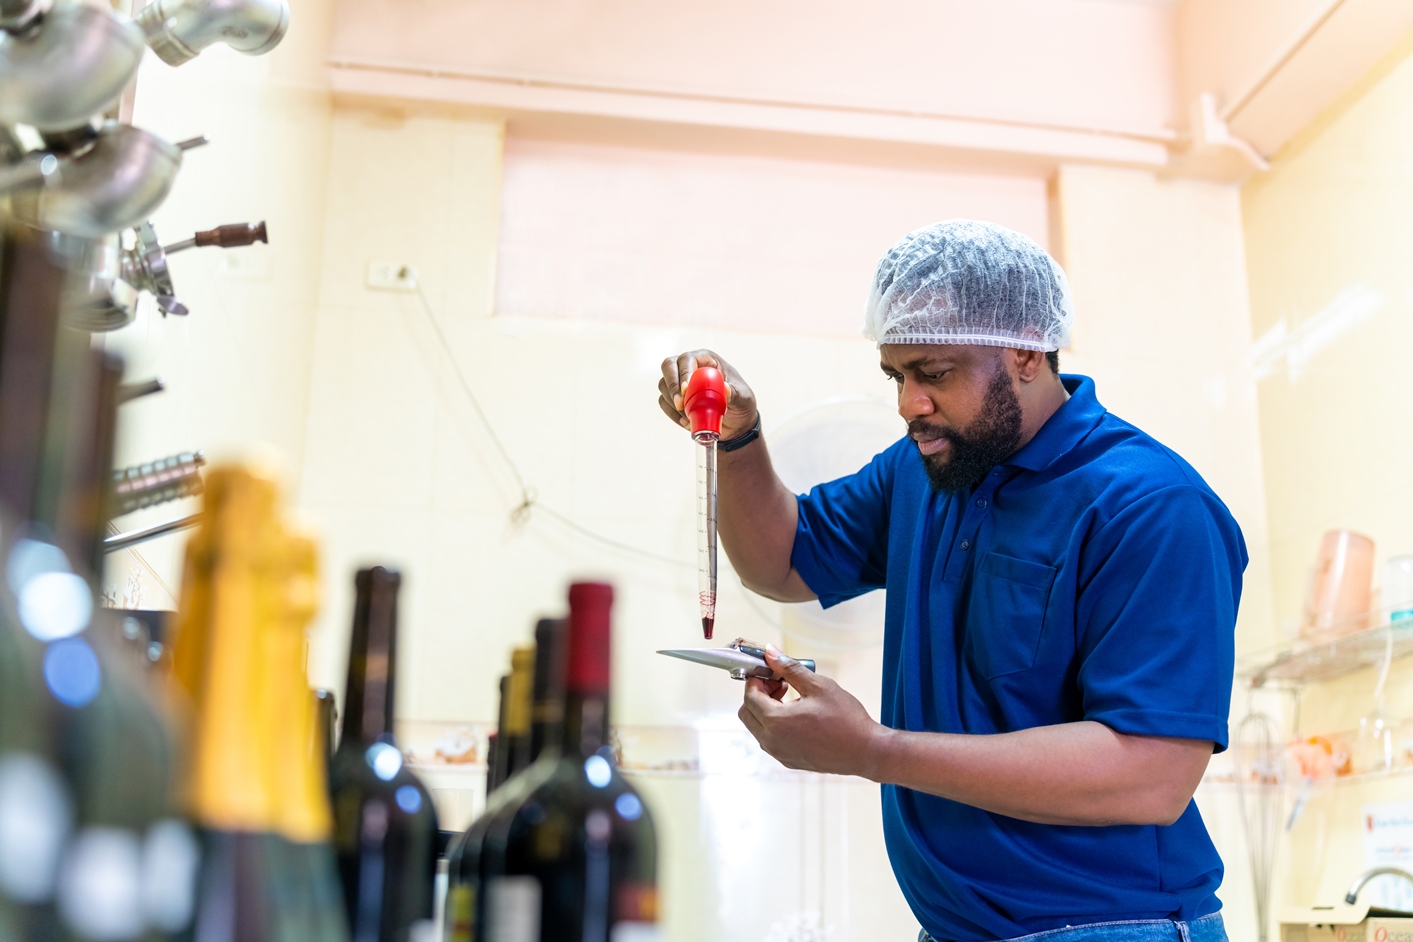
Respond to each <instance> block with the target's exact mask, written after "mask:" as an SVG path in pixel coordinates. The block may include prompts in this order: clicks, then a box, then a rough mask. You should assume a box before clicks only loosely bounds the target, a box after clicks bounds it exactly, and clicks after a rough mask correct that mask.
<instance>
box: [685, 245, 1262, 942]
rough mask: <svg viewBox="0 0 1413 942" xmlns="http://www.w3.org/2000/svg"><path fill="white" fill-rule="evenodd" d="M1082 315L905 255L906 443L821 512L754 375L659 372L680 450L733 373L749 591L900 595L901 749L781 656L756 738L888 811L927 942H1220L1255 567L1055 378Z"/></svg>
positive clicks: (888, 670) (753, 722) (1194, 493)
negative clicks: (691, 412) (764, 424)
mask: <svg viewBox="0 0 1413 942" xmlns="http://www.w3.org/2000/svg"><path fill="white" fill-rule="evenodd" d="M1073 316H1074V315H1073V309H1072V306H1071V302H1070V298H1069V289H1068V284H1067V282H1066V280H1065V276H1064V273H1063V272H1062V271H1061V270H1060V268H1059V266H1058V265H1056V264H1055V263H1054V261H1053V260H1051V258H1050V257H1049V256H1048V255H1047V254H1046V253H1045V252H1044V250H1042V249H1041V248H1040V247H1039V246H1038V245H1036V244H1035V243H1034V242H1033V241H1031V240H1030V239H1027V238H1026V237H1024V236H1022V235H1019V234H1018V233H1015V232H1011V231H1010V230H1007V229H1004V228H1002V227H1000V226H995V225H990V224H986V223H977V222H971V221H967V220H953V221H950V222H946V223H939V224H937V225H934V226H929V227H927V228H925V229H920V230H918V231H916V232H913V233H911V234H909V235H908V236H907V237H905V238H904V239H903V240H902V241H901V242H899V243H898V244H897V245H896V246H894V247H893V248H892V249H891V250H890V251H889V252H888V254H887V255H885V256H884V258H883V260H882V261H881V262H880V263H879V266H878V271H877V273H876V275H875V279H874V286H873V292H872V296H871V298H870V301H869V307H868V312H867V318H866V324H865V333H866V334H867V335H868V336H869V337H870V338H871V339H873V340H875V341H876V342H877V343H878V345H879V348H878V349H879V356H880V360H881V366H882V368H883V372H884V374H885V375H886V376H887V377H888V378H889V379H890V380H891V381H892V382H893V383H894V384H895V385H896V388H897V393H898V411H899V413H900V414H901V415H902V417H903V419H904V420H905V421H906V422H907V428H908V434H907V436H906V437H904V438H903V439H901V440H900V441H899V442H897V443H896V444H895V445H893V446H892V447H890V448H889V449H887V450H886V451H884V452H883V453H881V454H879V455H878V456H877V457H875V458H874V459H873V461H872V462H870V463H869V464H868V466H867V467H865V468H863V469H862V470H861V471H859V472H858V473H857V474H854V475H852V476H850V477H845V478H841V479H839V480H837V481H832V482H830V483H828V484H822V485H820V486H819V487H816V488H815V489H814V490H812V491H811V492H810V493H809V494H807V495H803V496H799V497H797V496H796V495H794V494H792V493H790V491H789V490H788V489H787V488H785V486H784V485H783V484H782V483H781V482H780V480H779V478H778V477H776V475H775V472H774V470H773V469H772V467H771V463H770V456H769V454H768V451H767V449H766V445H765V441H764V440H763V439H762V438H761V435H760V416H759V413H758V411H757V409H756V402H755V397H754V395H753V393H752V392H751V390H750V387H749V386H747V385H746V383H745V382H744V381H743V379H742V378H741V376H740V375H739V374H738V373H737V372H736V371H735V370H734V369H733V368H732V367H731V366H729V365H728V364H727V363H726V362H725V361H723V360H722V359H721V357H719V356H717V355H716V354H714V353H712V352H710V351H705V350H699V351H695V352H693V353H685V354H682V355H681V356H680V357H675V358H671V359H668V360H665V361H664V362H663V379H662V382H661V383H660V384H659V392H660V394H661V396H660V405H661V406H662V408H663V411H664V412H666V413H667V415H668V416H669V417H670V418H672V419H673V420H674V421H677V422H679V424H684V425H685V424H686V422H685V419H684V417H683V416H682V413H681V406H682V400H681V392H680V390H681V388H682V387H683V386H685V385H686V380H687V377H688V375H689V374H690V373H691V371H692V370H693V369H695V368H696V367H697V366H698V365H715V366H718V367H720V368H721V369H722V370H723V371H724V372H725V374H726V378H727V382H728V386H729V400H730V401H729V408H728V411H727V414H726V416H725V419H724V421H723V424H722V440H723V445H722V446H721V448H720V450H721V452H722V454H721V456H720V461H719V475H720V477H719V489H720V490H719V494H720V496H719V526H720V535H721V542H722V545H723V547H725V549H726V551H727V554H728V555H729V556H730V558H731V561H732V564H733V565H734V566H735V568H736V571H737V573H738V574H739V575H740V576H741V579H742V581H743V582H744V583H745V584H746V585H747V586H748V587H749V588H751V589H753V590H754V591H756V592H759V593H760V594H762V595H766V596H769V597H771V598H774V599H779V600H781V601H787V602H797V601H805V600H807V599H812V598H818V599H819V600H820V601H821V602H822V603H823V604H824V605H826V606H828V605H833V604H835V603H837V602H841V601H844V600H845V599H849V598H852V597H854V596H856V595H860V594H862V593H864V592H869V591H871V590H874V589H880V588H887V589H888V595H887V616H886V633H885V641H884V666H883V703H882V709H881V716H882V723H875V722H874V721H873V720H872V719H871V718H870V717H869V716H868V714H867V712H866V711H865V709H864V707H863V706H862V705H861V704H860V703H859V702H858V701H857V700H856V699H855V698H854V697H853V696H851V695H850V694H849V693H848V692H847V691H845V690H843V689H842V688H840V687H839V686H838V685H837V684H836V683H834V682H833V681H832V680H830V679H828V678H826V677H818V676H815V675H814V674H811V673H810V672H808V671H806V670H803V669H802V668H800V666H799V665H798V664H797V663H795V662H794V661H793V660H792V659H790V658H788V657H786V656H785V655H783V654H781V653H780V652H778V651H776V650H774V649H773V648H772V649H771V650H770V651H769V654H768V657H769V660H770V662H771V666H772V667H773V668H774V669H775V671H776V673H777V674H778V675H779V676H780V677H781V678H783V680H780V681H758V680H752V681H749V682H748V683H747V688H746V694H745V703H744V705H743V706H742V708H741V712H740V716H741V720H742V721H743V722H744V723H745V725H746V727H747V728H748V729H749V730H750V731H751V732H752V734H754V735H755V737H756V739H757V740H759V741H760V744H761V746H762V747H763V748H764V749H765V750H766V751H767V752H769V753H770V754H771V755H773V756H775V757H776V758H777V759H779V760H780V761H781V762H783V763H784V764H785V765H787V766H790V767H791V768H798V769H810V770H814V771H818V772H831V773H838V774H845V775H859V776H863V777H866V778H869V779H872V780H874V781H877V782H879V783H881V784H882V794H883V823H884V834H885V838H886V840H887V846H888V854H889V858H890V860H891V862H892V864H893V870H894V872H895V874H896V875H897V878H898V883H899V885H900V886H901V887H902V890H903V893H904V895H905V896H906V897H907V900H908V902H909V904H910V905H911V906H912V909H913V912H914V913H915V914H916V915H917V918H918V921H919V922H920V923H921V924H922V929H923V931H922V933H921V934H920V935H919V940H921V942H928V940H936V942H961V940H967V942H970V940H1001V939H1016V938H1021V937H1029V936H1032V935H1034V934H1037V933H1039V934H1042V936H1043V939H1044V942H1091V940H1093V942H1101V940H1102V942H1159V940H1163V942H1167V940H1173V942H1225V940H1226V934H1225V932H1224V930H1223V926H1222V919H1221V916H1220V914H1219V912H1218V910H1219V909H1220V906H1221V903H1220V902H1219V901H1218V899H1217V897H1216V890H1217V887H1218V885H1219V884H1220V883H1221V878H1222V862H1221V859H1220V858H1219V857H1218V856H1217V852H1216V849H1215V848H1214V847H1213V846H1212V842H1211V840H1210V839H1209V837H1208V835H1207V832H1206V828H1205V827H1204V825H1203V823H1202V818H1201V816H1200V815H1199V814H1198V811H1197V806H1196V804H1195V803H1194V802H1193V801H1192V795H1193V792H1194V790H1195V789H1196V787H1197V784H1198V782H1199V781H1200V780H1201V778H1202V774H1203V772H1204V770H1205V769H1206V767H1207V762H1208V760H1209V759H1210V758H1211V755H1212V753H1213V752H1214V751H1219V750H1221V749H1224V748H1225V747H1226V742H1227V710H1228V706H1229V699H1230V694H1231V682H1232V663H1233V632H1234V626H1235V622H1236V611H1237V603H1238V601H1239V598H1240V595H1241V575H1242V571H1243V570H1244V569H1245V566H1246V549H1245V545H1244V543H1243V541H1242V537H1241V531H1240V530H1239V529H1238V527H1237V525H1236V522H1235V521H1234V520H1233V519H1232V517H1231V514H1230V513H1229V512H1228V511H1227V509H1226V507H1225V506H1224V505H1223V504H1222V502H1221V501H1220V500H1219V499H1218V498H1217V496H1216V495H1215V494H1213V493H1212V491H1211V489H1210V488H1208V487H1207V485H1206V483H1205V482H1204V481H1203V480H1202V478H1201V477H1200V476H1199V475H1198V474H1197V472H1196V471H1194V470H1193V469H1192V468H1191V466H1189V465H1188V464H1187V463H1186V462H1185V461H1183V460H1182V459H1181V458H1180V457H1178V456H1177V455H1176V454H1174V453H1173V452H1172V451H1170V450H1168V449H1167V448H1164V447H1163V446H1162V445H1160V444H1158V443H1157V442H1156V441H1154V440H1153V439H1152V438H1150V437H1148V436H1147V435H1145V434H1144V433H1143V432H1141V431H1139V430H1138V429H1136V428H1134V427H1133V426H1132V425H1129V424H1128V423H1126V422H1124V421H1123V420H1121V419H1118V418H1116V417H1115V416H1113V415H1111V414H1109V413H1108V412H1107V411H1106V410H1105V409H1104V407H1103V406H1102V405H1100V403H1099V400H1098V398H1097V397H1096V394H1095V389H1094V383H1093V381H1092V380H1090V379H1088V378H1087V377H1083V376H1069V375H1060V373H1059V370H1058V366H1059V363H1058V355H1057V354H1056V352H1055V351H1057V350H1058V349H1060V348H1061V347H1063V346H1065V345H1066V344H1067V343H1068V337H1069V330H1070V325H1071V323H1072V321H1073ZM787 686H788V687H793V688H794V689H795V690H796V691H797V693H798V694H799V698H798V699H785V697H784V695H785V692H786V690H787Z"/></svg>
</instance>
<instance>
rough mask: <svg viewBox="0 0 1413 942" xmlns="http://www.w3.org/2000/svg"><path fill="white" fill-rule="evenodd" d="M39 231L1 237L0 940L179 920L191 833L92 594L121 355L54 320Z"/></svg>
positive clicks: (107, 931) (163, 732)
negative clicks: (100, 347)
mask: <svg viewBox="0 0 1413 942" xmlns="http://www.w3.org/2000/svg"><path fill="white" fill-rule="evenodd" d="M63 285H64V275H63V272H62V271H60V270H59V269H58V268H56V267H55V265H54V263H53V260H52V258H51V257H50V256H49V253H48V248H47V242H46V239H45V238H44V237H43V236H41V235H39V234H38V233H36V232H34V231H31V230H25V229H22V228H16V227H7V228H6V229H5V230H4V232H3V234H0V337H3V343H0V505H3V510H0V516H3V517H4V521H3V524H2V525H0V576H3V579H0V583H3V584H0V939H5V940H7V942H9V940H12V939H18V940H26V942H27V940H45V942H48V940H63V939H104V940H114V942H121V940H129V939H144V940H146V939H160V938H164V937H167V936H169V935H171V934H173V933H178V932H181V931H182V930H184V929H185V928H186V927H187V924H188V922H189V918H190V914H191V906H192V882H193V881H192V877H193V873H194V871H195V867H196V860H197V851H196V847H195V841H194V839H193V838H192V836H191V833H190V831H189V829H188V828H187V826H186V825H185V824H184V823H183V822H182V821H181V820H179V819H178V817H177V809H176V807H175V802H174V795H173V782H172V774H173V769H174V757H173V745H172V736H171V732H170V730H169V729H168V728H167V726H166V723H165V721H164V718H163V715H162V712H161V705H160V704H159V703H158V702H157V698H156V697H153V696H149V693H148V691H147V690H146V689H145V683H146V681H145V678H144V677H142V676H139V675H138V674H137V673H136V672H135V671H134V670H133V669H132V668H133V665H132V664H130V663H128V660H129V659H127V658H126V657H124V656H123V655H122V653H121V652H120V651H119V650H118V649H117V646H116V645H115V644H113V643H112V642H113V639H112V638H110V637H109V636H108V634H107V633H106V632H107V630H108V629H109V628H110V627H111V623H109V624H103V623H101V620H100V619H99V618H98V616H99V615H100V614H101V612H100V611H99V610H98V609H97V608H96V604H95V601H96V599H95V596H96V593H95V591H94V590H95V586H96V583H97V578H96V574H97V572H98V570H99V568H100V567H101V562H102V558H103V554H102V534H103V526H104V523H105V522H106V520H107V513H106V510H107V508H106V504H105V495H106V489H107V484H108V481H109V476H110V471H111V465H112V449H113V436H114V429H115V416H116V411H117V405H118V397H117V388H118V382H119V379H120V378H121V375H122V363H121V361H119V360H117V359H116V358H115V357H112V356H109V355H106V354H104V353H103V352H101V351H99V350H96V349H94V348H93V346H92V344H91V341H90V338H89V337H88V335H87V334H85V333H82V332H80V331H76V330H72V329H69V328H67V327H64V326H63V325H62V324H61V322H60V318H59V308H60V307H61V305H62V290H63Z"/></svg>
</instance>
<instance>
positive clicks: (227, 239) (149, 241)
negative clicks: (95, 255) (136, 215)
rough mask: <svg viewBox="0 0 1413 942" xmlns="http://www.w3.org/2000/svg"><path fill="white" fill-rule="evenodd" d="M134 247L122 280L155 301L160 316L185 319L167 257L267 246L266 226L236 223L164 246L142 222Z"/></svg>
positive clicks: (185, 311)
mask: <svg viewBox="0 0 1413 942" xmlns="http://www.w3.org/2000/svg"><path fill="white" fill-rule="evenodd" d="M136 235H137V243H136V245H135V246H134V247H133V249H132V251H131V252H129V253H128V255H127V258H126V259H125V260H124V262H123V278H124V279H125V280H126V281H127V282H128V283H129V284H131V285H133V286H134V287H136V288H137V289H138V290H140V291H147V292H149V293H150V294H151V295H152V296H153V297H155V298H156V299H157V307H158V308H159V309H160V310H161V311H162V316H164V317H165V316H166V315H168V314H179V315H185V314H187V313H189V312H188V310H187V307H186V305H184V304H182V303H181V302H180V301H178V300H177V297H176V294H177V292H176V288H175V287H173V285H172V275H171V272H170V271H168V269H167V256H169V255H172V254H174V253H176V252H184V251H186V250H187V249H190V248H200V247H203V246H212V245H214V246H219V247H220V248H235V247H237V246H243V245H251V244H252V243H255V242H267V243H268V242H269V241H270V238H269V235H268V234H267V233H266V231H265V223H264V222H259V223H249V222H243V223H235V224H233V225H229V226H218V227H216V228H215V229H207V230H205V231H202V232H198V233H197V234H196V235H194V236H192V237H191V238H190V239H183V240H181V241H180V242H173V243H172V244H171V245H168V246H163V245H162V243H161V242H159V241H158V239H157V232H156V230H155V229H153V228H152V223H150V222H144V223H143V224H142V225H140V226H138V227H137V232H136Z"/></svg>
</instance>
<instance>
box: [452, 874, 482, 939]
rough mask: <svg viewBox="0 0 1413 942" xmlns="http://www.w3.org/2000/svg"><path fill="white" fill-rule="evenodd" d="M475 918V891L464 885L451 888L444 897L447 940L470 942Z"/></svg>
mask: <svg viewBox="0 0 1413 942" xmlns="http://www.w3.org/2000/svg"><path fill="white" fill-rule="evenodd" d="M475 918H476V891H475V890H474V889H473V888H472V887H470V886H468V885H467V884H465V883H461V884H458V885H457V886H454V887H452V888H451V891H450V892H449V893H447V895H446V921H447V927H448V932H447V939H449V940H450V942H471V933H472V930H473V927H472V924H471V923H472V920H473V919H475Z"/></svg>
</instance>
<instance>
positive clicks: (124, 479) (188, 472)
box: [109, 451, 206, 517]
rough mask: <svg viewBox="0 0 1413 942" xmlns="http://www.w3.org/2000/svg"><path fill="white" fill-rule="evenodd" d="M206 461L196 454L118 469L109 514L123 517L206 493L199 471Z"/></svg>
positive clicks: (114, 476) (186, 453) (199, 453)
mask: <svg viewBox="0 0 1413 942" xmlns="http://www.w3.org/2000/svg"><path fill="white" fill-rule="evenodd" d="M205 466H206V459H205V457H203V456H202V454H201V452H199V451H184V452H182V453H181V454H178V455H172V456H171V457H169V458H161V459H159V460H157V461H149V462H146V463H145V464H136V465H132V466H131V467H127V468H121V469H119V470H117V471H114V472H113V484H112V491H111V494H110V496H109V514H110V515H111V516H114V517H121V516H122V515H123V514H126V513H132V512H133V511H134V510H141V509H142V508H143V507H152V506H154V505H156V504H165V503H167V502H168V501H173V500H177V499H179V498H182V497H192V496H195V495H197V494H200V493H201V492H202V491H203V490H205V485H204V483H203V482H202V480H201V469H202V468H203V467H205Z"/></svg>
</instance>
